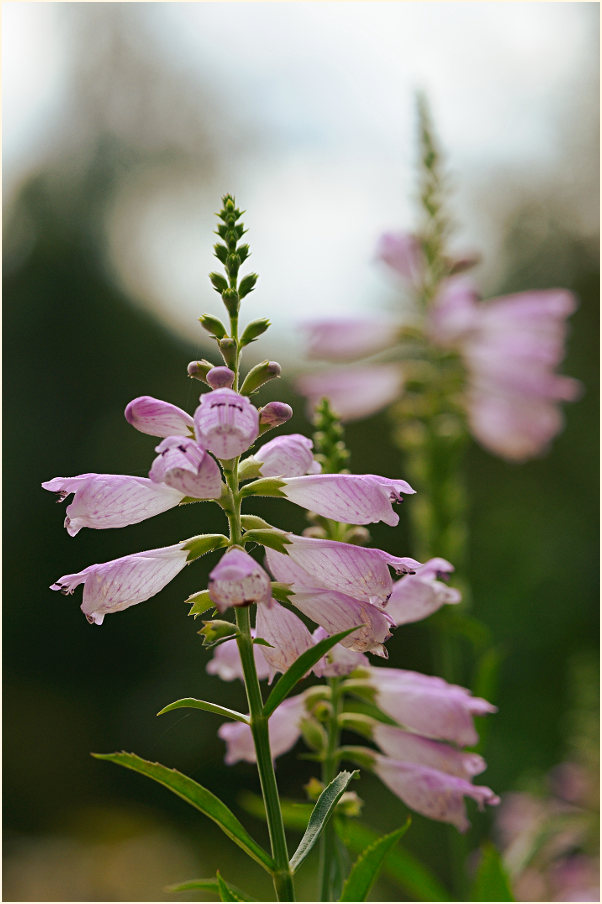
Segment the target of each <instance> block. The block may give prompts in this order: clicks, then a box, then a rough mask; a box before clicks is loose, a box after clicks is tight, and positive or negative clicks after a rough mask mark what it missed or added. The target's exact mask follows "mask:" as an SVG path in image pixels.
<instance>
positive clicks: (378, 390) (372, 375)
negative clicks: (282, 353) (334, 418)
mask: <svg viewBox="0 0 602 904" xmlns="http://www.w3.org/2000/svg"><path fill="white" fill-rule="evenodd" d="M403 382H404V380H403V371H402V369H401V367H400V365H399V364H372V365H369V364H366V365H363V366H358V367H348V368H345V369H343V370H326V371H322V372H321V373H311V374H304V375H303V376H301V377H297V379H296V380H295V386H296V389H297V391H298V392H300V393H301V394H302V395H304V396H307V398H308V400H309V409H310V413H311V411H312V410H313V407H314V405H315V404H316V403H317V402H319V401H320V399H323V398H325V397H327V398H328V399H329V400H330V402H331V404H332V408H333V410H334V411H335V412H336V413H337V414H338V416H339V417H340V418H341V420H342V421H353V420H358V419H359V418H364V417H369V416H370V415H371V414H376V412H377V411H380V410H381V409H383V408H386V407H387V405H390V404H391V402H394V401H395V399H397V398H399V396H400V395H401V392H402V389H403Z"/></svg>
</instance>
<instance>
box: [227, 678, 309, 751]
mask: <svg viewBox="0 0 602 904" xmlns="http://www.w3.org/2000/svg"><path fill="white" fill-rule="evenodd" d="M305 714H306V711H305V697H304V695H303V694H299V695H298V696H297V697H289V698H288V699H287V700H284V702H283V703H281V704H280V706H279V707H278V709H276V710H275V711H274V712H273V714H272V715H271V716H270V720H269V722H268V734H269V737H270V750H271V753H272V758H273V759H275V758H276V757H278V756H281V754H283V753H286V752H287V750H290V749H291V747H294V745H295V744H296V743H297V741H298V739H299V738H300V737H301V729H300V728H299V725H300V723H301V721H302V719H303V718H304V717H305ZM217 733H218V735H219V737H220V738H221V739H222V740H223V741H225V742H226V756H225V762H226V765H228V766H231V765H232V764H233V763H237V762H238V761H239V760H244V761H245V762H247V763H255V762H257V758H256V756H255V745H254V744H253V736H252V734H251V729H250V727H249V726H248V725H245V723H244V722H226V723H225V724H224V725H221V726H220V727H219V729H218V732H217Z"/></svg>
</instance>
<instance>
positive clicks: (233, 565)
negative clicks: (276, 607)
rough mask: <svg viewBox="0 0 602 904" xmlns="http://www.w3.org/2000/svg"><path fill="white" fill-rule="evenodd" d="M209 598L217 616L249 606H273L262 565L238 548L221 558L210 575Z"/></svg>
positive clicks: (269, 583)
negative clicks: (219, 613)
mask: <svg viewBox="0 0 602 904" xmlns="http://www.w3.org/2000/svg"><path fill="white" fill-rule="evenodd" d="M209 597H210V599H211V601H212V602H213V603H214V604H215V606H216V607H217V609H219V611H220V612H225V611H226V609H228V608H229V607H230V606H248V605H249V604H250V603H265V604H266V605H268V606H271V605H272V584H271V582H270V577H269V575H268V574H267V572H266V571H264V569H263V568H262V567H261V565H260V564H259V563H258V562H256V561H255V559H253V558H252V557H251V556H250V555H249V554H248V552H245V551H244V549H241V548H240V547H239V546H232V547H230V549H227V550H226V552H225V553H224V554H223V556H222V557H221V559H220V560H219V562H218V563H217V565H216V566H215V568H214V569H213V571H212V572H211V573H210V575H209Z"/></svg>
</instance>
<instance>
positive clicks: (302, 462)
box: [253, 433, 322, 477]
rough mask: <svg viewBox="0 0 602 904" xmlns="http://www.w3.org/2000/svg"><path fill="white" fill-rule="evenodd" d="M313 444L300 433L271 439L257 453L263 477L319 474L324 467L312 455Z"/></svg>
mask: <svg viewBox="0 0 602 904" xmlns="http://www.w3.org/2000/svg"><path fill="white" fill-rule="evenodd" d="M313 445H314V444H313V443H312V441H311V440H310V439H308V438H307V437H306V436H302V435H301V434H300V433H289V434H287V435H286V436H277V437H276V438H275V439H271V440H270V441H269V442H268V443H264V445H263V446H262V447H261V448H260V449H259V450H258V451H257V452H256V453H255V455H254V456H253V457H254V458H255V460H256V461H258V462H260V463H261V476H262V477H301V476H302V475H303V474H318V473H319V472H320V471H321V470H322V466H321V465H320V463H319V462H317V461H316V460H315V458H314V457H313V454H312V449H313Z"/></svg>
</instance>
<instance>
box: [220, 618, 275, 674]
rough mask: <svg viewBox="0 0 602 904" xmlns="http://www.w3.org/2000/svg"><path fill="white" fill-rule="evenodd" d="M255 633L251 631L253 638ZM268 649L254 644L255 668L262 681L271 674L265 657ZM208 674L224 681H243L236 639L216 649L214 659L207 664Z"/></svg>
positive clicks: (227, 641) (225, 642)
mask: <svg viewBox="0 0 602 904" xmlns="http://www.w3.org/2000/svg"><path fill="white" fill-rule="evenodd" d="M255 633H256V632H255V631H254V630H251V634H252V636H253V637H255ZM266 649H267V647H264V646H261V645H260V644H253V657H254V659H255V668H256V669H257V677H258V678H259V680H260V681H261V679H262V678H267V677H268V675H270V673H271V668H270V666H269V665H268V664H267V662H266V659H265V657H264V655H263V654H264V651H265V650H266ZM207 672H208V673H209V674H210V675H217V676H218V677H219V678H221V680H222V681H234V679H235V678H239V679H240V680H241V681H242V680H243V678H244V676H243V670H242V662H241V661H240V653H239V652H238V644H237V643H236V640H235V639H234V638H232V640H226V641H224V643H221V644H220V645H219V646H218V647H215V650H214V653H213V657H212V658H211V659H210V660H209V662H208V663H207Z"/></svg>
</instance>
